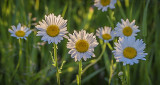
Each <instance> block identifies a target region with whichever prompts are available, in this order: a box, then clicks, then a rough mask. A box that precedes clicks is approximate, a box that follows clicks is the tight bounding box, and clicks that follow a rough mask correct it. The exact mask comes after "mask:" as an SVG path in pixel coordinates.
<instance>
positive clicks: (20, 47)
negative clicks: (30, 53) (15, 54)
mask: <svg viewBox="0 0 160 85" xmlns="http://www.w3.org/2000/svg"><path fill="white" fill-rule="evenodd" d="M21 56H22V43H21V39H19V59H18V64H17V66H16V69H15V70H14V72H13V75H12V76H11V80H12V78H13V77H14V76H15V74H16V72H17V70H18V68H19V65H20V61H21ZM11 80H10V82H11Z"/></svg>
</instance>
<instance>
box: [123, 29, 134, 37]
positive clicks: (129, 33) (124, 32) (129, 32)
mask: <svg viewBox="0 0 160 85" xmlns="http://www.w3.org/2000/svg"><path fill="white" fill-rule="evenodd" d="M132 31H133V30H132V28H131V27H125V28H124V29H123V34H124V35H125V36H131V35H132Z"/></svg>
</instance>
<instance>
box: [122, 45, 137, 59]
mask: <svg viewBox="0 0 160 85" xmlns="http://www.w3.org/2000/svg"><path fill="white" fill-rule="evenodd" d="M123 55H124V57H126V58H129V59H132V58H134V57H136V56H137V51H136V49H135V48H132V47H126V48H125V49H124V50H123Z"/></svg>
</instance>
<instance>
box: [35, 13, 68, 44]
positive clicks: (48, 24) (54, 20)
mask: <svg viewBox="0 0 160 85" xmlns="http://www.w3.org/2000/svg"><path fill="white" fill-rule="evenodd" d="M39 24H40V25H37V26H36V28H37V29H38V30H40V31H38V32H37V33H38V34H37V36H42V38H41V40H43V41H48V43H49V44H50V43H55V44H58V43H59V42H61V40H63V37H64V36H65V34H66V33H68V31H67V27H66V25H67V20H64V19H63V18H62V17H61V15H59V16H58V17H56V16H55V15H54V14H49V15H48V16H46V15H45V20H42V22H39Z"/></svg>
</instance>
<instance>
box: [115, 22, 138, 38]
mask: <svg viewBox="0 0 160 85" xmlns="http://www.w3.org/2000/svg"><path fill="white" fill-rule="evenodd" d="M121 22H122V24H121V23H119V22H118V24H117V26H116V28H115V33H116V36H118V37H124V36H126V37H132V36H136V35H137V34H136V33H137V32H140V30H139V29H138V26H136V25H135V20H133V21H132V22H131V23H130V22H129V20H128V19H127V20H126V21H124V20H123V19H121Z"/></svg>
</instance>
